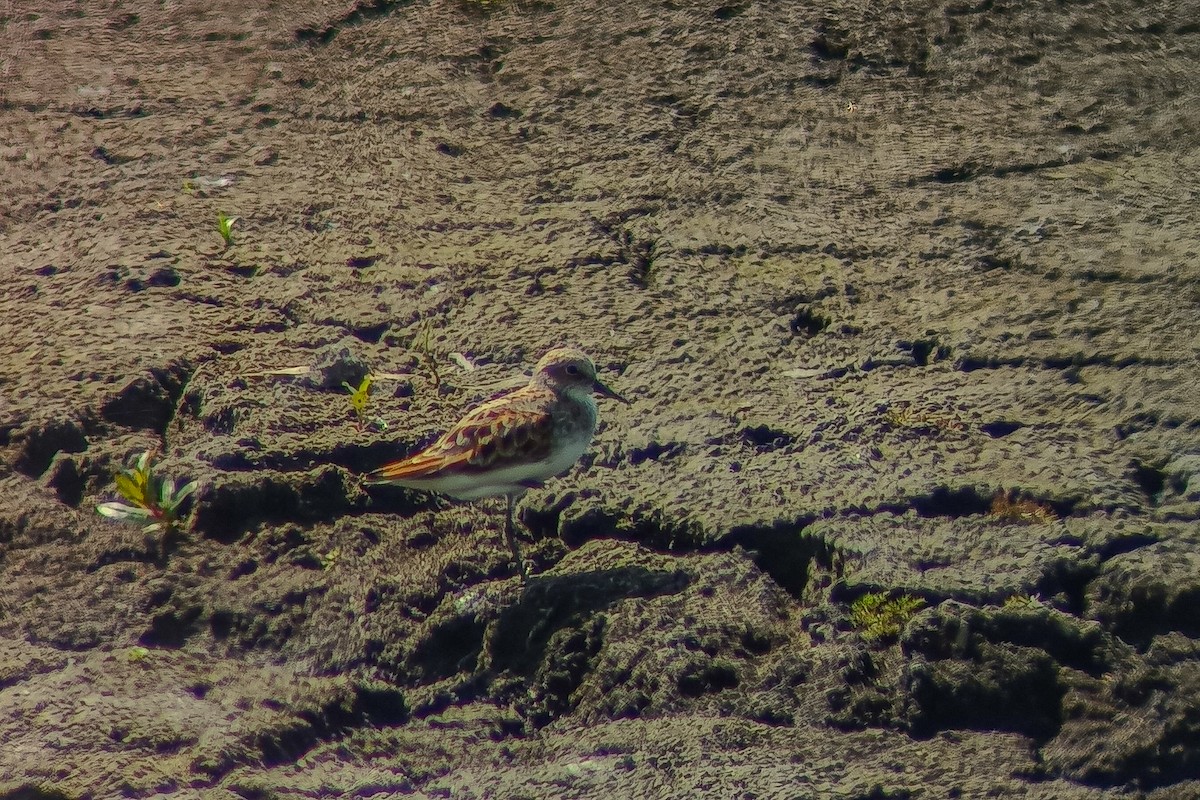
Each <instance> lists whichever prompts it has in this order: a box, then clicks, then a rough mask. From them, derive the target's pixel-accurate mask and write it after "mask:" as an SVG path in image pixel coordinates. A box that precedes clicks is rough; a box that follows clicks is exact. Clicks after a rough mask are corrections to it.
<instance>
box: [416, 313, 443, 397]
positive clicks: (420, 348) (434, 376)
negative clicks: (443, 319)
mask: <svg viewBox="0 0 1200 800" xmlns="http://www.w3.org/2000/svg"><path fill="white" fill-rule="evenodd" d="M432 336H433V324H432V323H431V322H430V321H429V320H425V324H424V325H422V326H421V332H420V333H419V334H417V337H418V338H417V339H416V340H415V342H414V343H415V344H416V347H417V352H419V353H420V354H421V358H422V359H423V360H424V361H425V366H426V367H428V368H429V374H430V379H431V380H432V381H433V388H435V389H437V388H440V387H441V385H442V376H441V375H439V374H438V368H437V359H436V358H434V357H433V345H432V343H431V342H430V339H431V337H432Z"/></svg>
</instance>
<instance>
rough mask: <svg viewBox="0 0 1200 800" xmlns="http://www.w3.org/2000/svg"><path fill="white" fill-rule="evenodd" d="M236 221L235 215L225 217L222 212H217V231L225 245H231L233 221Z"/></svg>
mask: <svg viewBox="0 0 1200 800" xmlns="http://www.w3.org/2000/svg"><path fill="white" fill-rule="evenodd" d="M237 221H238V218H237V217H227V216H225V214H224V212H218V213H217V233H219V234H221V238H222V239H224V240H225V246H226V247H232V246H233V223H235V222H237Z"/></svg>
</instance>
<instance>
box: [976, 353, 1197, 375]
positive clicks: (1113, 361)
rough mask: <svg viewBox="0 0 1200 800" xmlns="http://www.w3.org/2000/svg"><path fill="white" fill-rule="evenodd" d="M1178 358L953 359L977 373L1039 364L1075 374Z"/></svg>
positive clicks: (1158, 363)
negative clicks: (1095, 368)
mask: <svg viewBox="0 0 1200 800" xmlns="http://www.w3.org/2000/svg"><path fill="white" fill-rule="evenodd" d="M1176 364H1177V361H1176V360H1174V359H1169V358H1157V357H1154V356H1120V357H1117V356H1114V355H1106V354H1103V353H1095V354H1092V355H1084V354H1082V353H1075V354H1072V355H1065V354H1064V355H1051V356H1045V357H1043V358H1029V357H1026V356H1005V357H1002V356H992V355H988V356H984V355H965V356H962V357H961V358H959V359H958V360H957V361H955V362H954V368H955V369H957V370H958V371H959V372H974V371H976V370H980V369H1004V368H1011V367H1040V368H1042V369H1052V370H1059V371H1062V372H1067V373H1069V374H1072V375H1073V374H1074V371H1077V370H1079V369H1081V368H1083V367H1110V368H1112V369H1126V368H1127V367H1133V366H1143V367H1170V366H1175V365H1176Z"/></svg>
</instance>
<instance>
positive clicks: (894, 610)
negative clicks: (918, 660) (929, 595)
mask: <svg viewBox="0 0 1200 800" xmlns="http://www.w3.org/2000/svg"><path fill="white" fill-rule="evenodd" d="M924 607H925V601H924V600H922V599H921V598H919V597H913V596H911V595H907V594H902V595H900V596H899V597H896V598H890V597H888V596H887V595H886V594H884V593H883V592H869V593H867V594H864V595H863V596H862V597H860V598H858V599H857V600H855V601H854V602H853V603H851V604H850V622H851V623H853V625H854V627H855V628H858V630H859V631H860V632H861V633H862V637H863V639H865V640H867V641H868V642H879V641H886V640H888V639H894V638H896V637H897V636H899V635H900V631H902V630H904V626H905V625H907V624H908V621H909V620H910V619H912V618H913V615H915V614H916V613H917V612H918V611H920V610H921V609H922V608H924Z"/></svg>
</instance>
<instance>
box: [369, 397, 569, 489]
mask: <svg viewBox="0 0 1200 800" xmlns="http://www.w3.org/2000/svg"><path fill="white" fill-rule="evenodd" d="M553 431H554V420H553V418H552V417H551V416H550V412H549V408H548V406H547V404H546V402H545V398H542V397H540V396H529V397H526V396H523V395H521V394H517V395H509V396H507V397H502V398H499V399H497V400H493V401H491V402H488V403H484V404H483V405H481V406H479V407H477V408H475V409H473V410H472V411H470V412H469V413H468V414H467V415H466V416H465V417H463V418H462V419H461V420H459V422H458V424H456V425H455V426H454V427H453V428H451V429H450V430H448V431H446V433H445V434H443V435H442V437H441V438H439V439H438V440H437V441H436V442H434V443H433V444H432V445H430V446H429V447H427V448H426V449H424V450H422V451H421V452H419V453H417V454H415V455H412V456H409V457H407V458H402V459H400V460H399V461H393V462H391V463H390V464H384V465H383V466H382V467H380V468H379V469H377V470H375V471H374V472H372V473H371V475H370V479H371V481H372V482H374V483H391V482H396V481H409V480H420V479H422V478H432V477H435V476H437V475H439V474H442V473H444V472H447V471H454V472H463V473H468V474H469V473H478V472H485V471H487V470H491V469H498V468H501V467H505V466H508V465H515V464H520V463H523V462H536V461H542V460H545V459H546V458H548V457H549V456H550V449H551V439H552V435H553Z"/></svg>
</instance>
